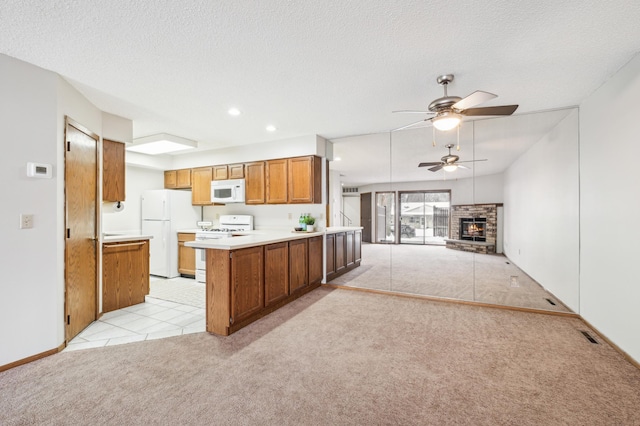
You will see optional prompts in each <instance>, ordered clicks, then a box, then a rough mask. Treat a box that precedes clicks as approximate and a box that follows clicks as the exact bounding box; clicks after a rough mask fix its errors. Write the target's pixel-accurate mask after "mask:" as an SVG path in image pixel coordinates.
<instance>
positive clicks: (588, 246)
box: [580, 55, 640, 361]
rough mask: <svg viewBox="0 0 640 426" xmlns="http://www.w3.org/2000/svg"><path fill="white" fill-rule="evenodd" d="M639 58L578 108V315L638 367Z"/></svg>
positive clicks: (639, 346) (639, 353)
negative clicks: (616, 346) (636, 363)
mask: <svg viewBox="0 0 640 426" xmlns="http://www.w3.org/2000/svg"><path fill="white" fill-rule="evenodd" d="M639 99H640V55H638V56H636V57H635V58H633V59H632V60H631V61H630V62H629V63H628V64H627V65H626V66H624V67H623V68H622V69H621V70H620V71H619V72H618V73H617V74H615V75H614V76H613V77H612V78H611V79H610V80H609V81H607V82H606V83H605V84H604V85H603V86H601V87H600V88H599V89H598V90H596V92H595V93H593V94H592V95H591V96H589V97H588V98H587V99H586V100H585V101H584V102H583V103H582V104H581V105H580V283H581V286H580V314H581V315H582V317H583V318H584V319H586V320H587V321H589V322H590V323H591V324H592V325H593V326H594V327H596V328H597V329H598V330H599V331H600V332H602V333H604V334H605V335H606V336H607V337H608V338H609V339H610V340H611V341H612V342H614V343H615V344H616V345H618V346H619V347H620V348H621V349H622V350H624V351H626V352H627V353H628V354H629V355H630V356H631V357H633V358H634V359H635V360H636V361H640V285H638V281H639V276H640V275H639V271H640V270H639V268H638V264H639V256H638V254H639V253H640V251H639V250H638V241H640V227H638V226H637V220H636V216H637V215H638V212H640V196H639V192H638V184H637V182H640V166H639V164H638V161H639V159H640V143H639V136H638V135H640V119H639V117H640V104H639V102H638V100H639Z"/></svg>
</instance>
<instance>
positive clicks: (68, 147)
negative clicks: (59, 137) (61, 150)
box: [58, 141, 71, 151]
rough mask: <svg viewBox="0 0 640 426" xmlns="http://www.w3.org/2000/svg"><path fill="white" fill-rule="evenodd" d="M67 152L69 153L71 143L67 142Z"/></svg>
mask: <svg viewBox="0 0 640 426" xmlns="http://www.w3.org/2000/svg"><path fill="white" fill-rule="evenodd" d="M58 146H59V145H58ZM67 151H71V141H67Z"/></svg>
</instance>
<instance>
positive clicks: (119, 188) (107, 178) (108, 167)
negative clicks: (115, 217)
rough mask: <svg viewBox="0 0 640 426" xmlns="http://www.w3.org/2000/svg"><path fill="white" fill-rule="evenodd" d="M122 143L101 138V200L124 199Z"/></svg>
mask: <svg viewBox="0 0 640 426" xmlns="http://www.w3.org/2000/svg"><path fill="white" fill-rule="evenodd" d="M124 175H125V163H124V144H123V143H121V142H114V141H110V140H107V139H103V140H102V200H103V201H114V202H115V201H124V198H125V194H124Z"/></svg>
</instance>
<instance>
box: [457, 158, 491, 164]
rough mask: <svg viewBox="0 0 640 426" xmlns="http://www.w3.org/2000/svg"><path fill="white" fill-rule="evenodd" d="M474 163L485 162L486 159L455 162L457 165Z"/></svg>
mask: <svg viewBox="0 0 640 426" xmlns="http://www.w3.org/2000/svg"><path fill="white" fill-rule="evenodd" d="M476 161H487V159H486V158H483V159H481V160H466V161H458V162H456V164H458V163H475V162H476Z"/></svg>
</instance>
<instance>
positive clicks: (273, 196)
mask: <svg viewBox="0 0 640 426" xmlns="http://www.w3.org/2000/svg"><path fill="white" fill-rule="evenodd" d="M287 164H288V161H287V160H286V159H284V160H269V161H267V162H266V185H267V186H266V189H267V191H266V193H267V204H287V181H288V177H287V170H288V167H287Z"/></svg>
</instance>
